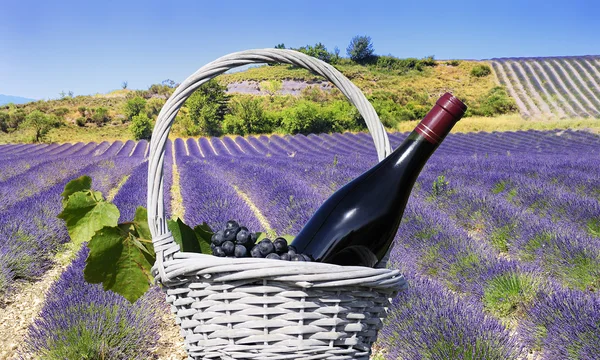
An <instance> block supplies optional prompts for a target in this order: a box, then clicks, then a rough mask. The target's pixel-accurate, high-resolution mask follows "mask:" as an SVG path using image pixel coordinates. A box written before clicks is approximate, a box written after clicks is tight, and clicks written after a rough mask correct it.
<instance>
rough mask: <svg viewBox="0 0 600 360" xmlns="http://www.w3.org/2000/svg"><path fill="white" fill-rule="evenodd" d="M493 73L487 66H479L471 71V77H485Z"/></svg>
mask: <svg viewBox="0 0 600 360" xmlns="http://www.w3.org/2000/svg"><path fill="white" fill-rule="evenodd" d="M491 73H492V69H491V68H490V67H489V66H488V65H486V64H478V65H475V66H473V68H472V69H471V75H472V76H475V77H484V76H488V75H489V74H491Z"/></svg>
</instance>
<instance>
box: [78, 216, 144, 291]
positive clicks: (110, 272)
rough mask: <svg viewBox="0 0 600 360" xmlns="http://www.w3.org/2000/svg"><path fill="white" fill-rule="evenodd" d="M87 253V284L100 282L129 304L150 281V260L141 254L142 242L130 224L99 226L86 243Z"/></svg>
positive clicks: (85, 276) (105, 288) (84, 272)
mask: <svg viewBox="0 0 600 360" xmlns="http://www.w3.org/2000/svg"><path fill="white" fill-rule="evenodd" d="M87 246H88V248H89V249H90V253H89V255H88V257H87V260H86V266H85V269H84V270H83V274H84V278H85V280H86V281H87V282H88V283H92V284H98V283H102V285H103V287H104V290H111V291H113V292H116V293H117V294H120V295H122V296H123V297H125V298H126V299H127V300H129V302H131V303H133V302H135V301H136V300H137V299H139V298H140V297H141V296H142V295H144V293H145V292H146V291H148V289H149V288H150V283H151V282H152V280H153V278H152V274H151V268H152V262H150V261H148V259H147V257H146V256H144V250H143V249H144V248H145V247H144V245H143V244H142V243H140V241H139V240H138V239H137V238H136V237H135V236H134V234H133V233H132V232H131V226H130V225H126V226H123V225H121V226H112V227H109V226H107V227H103V228H102V229H100V230H99V231H98V232H97V233H96V234H95V235H94V236H93V237H92V239H91V240H90V241H89V242H88V245H87Z"/></svg>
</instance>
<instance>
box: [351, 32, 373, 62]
mask: <svg viewBox="0 0 600 360" xmlns="http://www.w3.org/2000/svg"><path fill="white" fill-rule="evenodd" d="M374 51H375V49H373V43H371V38H370V37H369V36H360V35H357V36H355V37H353V38H352V40H351V41H350V44H349V45H348V47H347V48H346V53H347V54H348V56H349V57H350V59H352V60H353V61H355V62H357V63H364V62H365V61H367V60H368V59H369V58H370V57H371V56H372V55H373V52H374Z"/></svg>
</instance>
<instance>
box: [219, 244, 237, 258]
mask: <svg viewBox="0 0 600 360" xmlns="http://www.w3.org/2000/svg"><path fill="white" fill-rule="evenodd" d="M221 248H222V249H223V251H224V252H225V254H226V255H227V256H231V255H233V251H234V250H235V245H234V243H233V242H231V241H225V242H224V243H223V245H221Z"/></svg>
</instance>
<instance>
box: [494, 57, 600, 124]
mask: <svg viewBox="0 0 600 360" xmlns="http://www.w3.org/2000/svg"><path fill="white" fill-rule="evenodd" d="M491 63H492V66H493V67H494V70H495V71H496V75H497V77H498V80H499V82H500V83H501V84H502V85H504V86H506V87H507V89H508V91H509V93H510V95H511V96H512V97H513V98H514V99H515V101H516V103H517V106H518V107H519V110H520V112H521V114H522V115H523V116H524V117H526V118H529V117H544V118H548V117H557V118H565V117H596V118H598V117H600V56H578V57H547V58H501V59H491Z"/></svg>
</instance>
